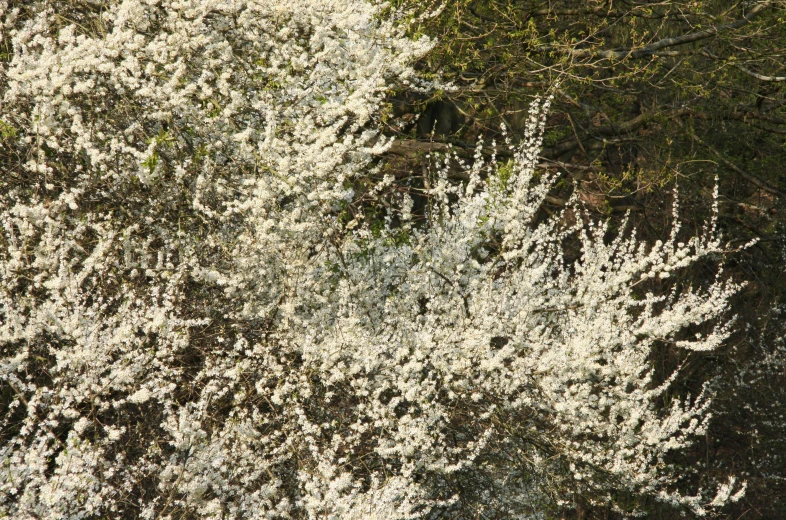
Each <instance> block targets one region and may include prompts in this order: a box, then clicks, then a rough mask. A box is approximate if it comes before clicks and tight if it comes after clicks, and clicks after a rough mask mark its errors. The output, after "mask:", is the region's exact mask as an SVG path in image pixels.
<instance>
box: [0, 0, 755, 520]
mask: <svg viewBox="0 0 786 520" xmlns="http://www.w3.org/2000/svg"><path fill="white" fill-rule="evenodd" d="M385 9H387V8H386V6H382V5H376V4H369V3H366V2H363V1H361V0H335V1H332V2H322V1H315V0H290V1H288V2H282V1H280V0H271V1H266V2H253V1H249V0H111V1H110V0H107V1H100V0H82V1H77V0H73V1H57V0H38V1H34V2H13V1H10V2H9V1H4V2H0V11H2V23H3V28H2V31H3V32H2V38H3V40H2V43H3V44H4V45H5V48H6V49H9V53H8V55H7V57H6V59H5V60H4V61H3V63H2V70H1V71H0V73H2V77H3V81H2V90H3V99H2V110H0V114H2V115H1V116H0V117H1V118H2V122H1V124H0V127H1V128H0V129H2V151H3V154H4V166H5V172H4V175H3V177H2V179H0V223H1V224H2V233H1V234H0V244H2V247H0V356H1V357H0V385H1V386H0V388H2V394H1V397H0V406H1V407H2V414H0V417H2V419H0V421H2V422H1V423H0V424H2V430H1V433H0V442H1V443H2V444H0V454H1V455H2V461H3V470H2V472H0V474H2V476H0V512H2V514H3V515H8V516H11V517H14V518H51V519H55V518H58V519H59V518H99V517H107V516H109V517H140V518H149V519H156V518H174V517H182V516H185V517H200V518H202V517H205V518H208V517H215V518H317V517H319V518H342V519H343V518H347V519H351V518H357V519H361V518H363V519H371V518H379V519H385V520H389V519H395V518H414V517H421V516H422V517H426V518H435V517H440V515H441V516H442V517H446V518H469V517H473V518H474V517H475V515H476V514H477V513H478V512H482V513H483V514H484V515H485V516H486V517H487V518H507V517H511V516H516V515H518V517H529V516H532V517H540V516H542V515H544V514H547V513H548V512H550V511H553V510H554V509H555V508H556V507H561V506H563V505H566V504H568V503H569V502H570V500H572V498H573V497H575V496H581V497H585V498H587V499H589V500H592V501H595V502H598V503H607V504H612V505H614V506H615V507H617V508H619V509H620V510H626V511H637V510H638V507H639V505H640V502H639V499H643V500H647V499H649V498H653V497H654V498H657V499H659V500H663V501H666V502H670V503H673V504H675V505H676V506H678V507H683V508H687V509H688V510H690V511H693V512H694V513H697V514H704V513H706V512H707V511H709V510H711V509H713V508H715V507H718V506H721V505H723V504H724V503H726V502H727V501H728V500H735V499H737V498H739V497H740V496H741V492H742V490H743V489H744V487H741V486H739V485H735V484H734V482H733V480H732V481H731V482H729V483H724V484H723V485H721V486H720V487H714V488H710V487H706V486H705V487H701V488H700V487H694V488H691V489H686V485H687V484H685V482H684V479H683V477H684V475H682V474H681V473H680V471H679V470H678V468H676V467H675V466H673V465H672V464H671V462H670V460H669V455H670V454H671V453H674V452H677V451H679V450H680V449H681V448H684V447H686V446H688V445H689V444H690V443H691V440H692V438H693V437H694V436H695V435H698V434H701V433H702V431H703V430H704V428H706V425H707V421H708V420H709V417H710V414H709V406H710V403H711V392H710V391H709V387H705V390H704V391H703V392H701V393H700V394H699V395H694V396H686V395H679V394H676V393H675V394H669V393H668V392H669V390H670V389H671V388H672V386H673V385H672V384H673V383H674V382H675V381H676V379H677V378H678V377H679V370H676V371H674V372H673V373H670V374H666V376H665V377H663V376H660V375H658V374H657V373H656V370H655V367H654V365H653V363H652V360H651V356H652V353H653V352H654V351H655V350H656V349H657V348H660V347H662V346H663V345H671V346H673V347H675V348H679V349H683V350H686V351H708V350H713V349H716V348H718V347H719V346H720V345H721V344H722V343H723V341H724V340H725V339H726V338H727V336H728V335H729V333H730V325H729V321H728V320H727V319H724V313H725V312H726V309H727V307H728V301H729V298H730V297H731V295H732V294H733V293H734V292H735V291H736V290H737V288H738V285H735V284H734V283H731V282H728V281H724V279H723V278H722V276H721V273H719V275H718V277H717V279H716V281H715V282H714V283H711V284H709V285H708V286H706V287H695V288H692V287H688V286H686V285H685V284H682V283H680V282H679V281H674V282H673V283H672V284H671V285H670V286H667V285H666V284H667V283H668V282H670V281H672V280H674V279H675V278H676V276H675V274H677V273H679V272H680V271H681V270H683V269H684V268H686V267H687V266H689V265H690V264H691V263H693V262H695V261H697V260H699V259H701V258H706V257H712V256H713V255H718V254H721V253H723V252H724V247H725V246H724V245H723V244H722V242H721V241H720V239H719V237H718V236H717V233H716V230H715V223H714V222H711V223H709V224H708V225H707V228H706V230H705V233H704V234H703V235H702V236H699V237H695V238H693V239H690V240H688V241H686V242H680V241H679V226H678V225H675V228H674V232H673V233H672V236H671V237H670V239H669V240H667V241H666V242H663V243H661V242H659V243H656V244H654V245H652V246H648V245H646V244H643V243H641V242H640V241H639V240H637V239H636V236H635V234H633V233H627V232H624V231H623V232H621V233H619V234H618V235H617V237H616V238H614V239H613V240H608V239H607V235H608V231H609V229H608V228H607V226H604V225H599V224H593V223H592V222H589V221H588V220H587V219H585V218H582V215H581V212H580V210H579V208H578V207H577V205H576V204H575V203H571V204H570V205H569V207H568V208H567V209H566V210H565V211H564V212H563V213H562V214H560V215H555V216H553V217H548V218H545V219H544V218H541V217H540V216H539V208H540V207H541V203H542V201H543V199H544V197H545V196H546V193H547V191H548V190H549V188H550V186H551V182H552V180H553V179H551V178H550V177H548V176H538V175H537V174H536V172H535V162H536V161H535V159H536V154H537V151H538V149H539V146H540V140H539V135H540V127H541V126H542V113H543V110H541V109H540V108H538V107H537V106H536V107H535V108H534V109H533V112H532V116H531V120H530V126H529V133H528V137H527V139H526V140H525V142H524V143H523V144H522V145H521V146H520V147H519V148H516V152H515V155H514V158H513V160H511V161H510V162H509V163H507V164H504V165H499V164H497V163H496V162H495V161H491V162H484V161H483V160H482V158H481V157H480V154H478V156H477V157H476V160H475V161H474V162H473V163H472V164H463V163H462V164H460V165H459V167H460V168H462V169H463V170H464V171H465V173H466V175H467V176H468V178H469V182H468V183H466V184H462V185H456V184H453V183H451V182H449V180H448V166H447V163H446V166H445V167H444V168H442V169H439V170H438V171H436V172H434V175H435V179H434V185H433V187H431V188H429V190H428V195H429V196H430V198H431V200H432V201H433V202H432V204H431V205H430V207H429V211H428V215H427V216H428V218H427V220H426V222H425V223H420V222H418V221H416V219H415V218H414V217H413V216H412V201H411V200H409V199H407V198H406V197H404V198H402V199H400V200H398V201H397V202H391V204H390V207H391V209H390V210H389V211H388V213H387V217H386V218H384V219H382V220H380V219H378V221H377V222H373V223H370V222H368V220H371V218H368V219H365V220H363V219H359V218H358V219H355V220H353V221H352V222H351V223H349V224H347V222H346V220H347V219H345V218H343V213H342V211H343V208H345V207H346V206H347V205H348V204H350V203H356V202H358V201H357V198H358V195H356V193H355V191H354V187H355V186H356V185H357V184H356V183H357V182H360V181H363V182H367V183H368V182H377V184H376V185H375V186H373V187H372V188H371V191H370V193H371V194H374V193H377V194H381V193H382V192H383V191H384V190H385V187H386V185H388V184H389V183H390V182H391V180H390V179H389V178H385V177H381V176H380V175H375V174H376V173H379V172H378V170H377V168H376V166H375V164H377V162H376V157H378V156H379V154H380V153H381V152H383V151H384V150H385V147H386V146H387V144H386V142H385V140H384V139H382V138H380V137H379V134H378V131H377V129H376V128H377V127H376V124H377V120H376V119H375V117H376V114H377V113H378V110H379V108H380V105H381V102H382V100H383V98H384V95H385V93H386V91H387V90H388V89H389V88H390V87H391V86H392V85H407V86H410V87H412V88H419V87H422V86H424V85H423V84H420V83H418V79H417V77H416V76H415V74H414V72H413V71H412V69H411V68H410V64H411V63H412V62H413V60H414V59H415V58H417V57H419V56H421V55H422V54H423V53H425V52H426V51H427V50H428V49H429V42H428V41H427V40H426V39H421V40H418V41H412V40H410V39H408V38H406V37H405V36H404V34H403V29H402V28H401V27H400V25H399V24H397V23H396V19H397V17H399V18H401V17H403V14H402V13H395V12H394V13H393V15H392V17H391V15H390V13H389V11H386V10H385ZM448 162H449V160H448ZM380 177H381V178H382V180H380V181H372V180H371V179H375V178H380ZM379 196H380V197H381V196H382V195H379ZM358 221H360V223H359V224H358ZM668 287H670V288H668ZM688 484H690V482H688Z"/></svg>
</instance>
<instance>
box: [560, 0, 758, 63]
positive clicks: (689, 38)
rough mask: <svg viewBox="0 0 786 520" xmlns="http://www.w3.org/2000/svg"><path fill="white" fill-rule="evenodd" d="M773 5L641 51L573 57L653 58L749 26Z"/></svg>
mask: <svg viewBox="0 0 786 520" xmlns="http://www.w3.org/2000/svg"><path fill="white" fill-rule="evenodd" d="M770 5H772V2H762V3H759V4H756V5H755V6H754V7H753V9H751V10H750V11H749V12H748V14H746V15H744V16H743V17H742V18H741V19H739V20H737V21H736V22H733V23H729V24H726V25H721V26H714V27H710V28H709V29H704V30H703V31H696V32H693V33H689V34H683V35H682V36H676V37H674V38H663V39H662V40H658V41H656V42H655V43H651V44H649V45H647V46H645V47H642V48H640V49H624V50H617V51H613V50H592V49H578V50H576V49H574V50H572V51H571V53H570V54H571V55H572V56H573V57H575V58H605V59H623V58H643V57H648V56H652V55H653V54H655V52H657V51H659V50H660V49H664V48H666V47H674V46H676V45H685V44H687V43H693V42H697V41H700V40H704V39H706V38H710V37H711V36H715V35H716V34H718V33H721V32H724V31H730V30H734V29H739V28H740V27H742V26H744V25H747V24H749V23H750V22H751V20H753V18H755V17H756V16H757V15H758V14H759V13H761V12H762V11H764V10H765V9H767V8H768V7H770Z"/></svg>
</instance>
